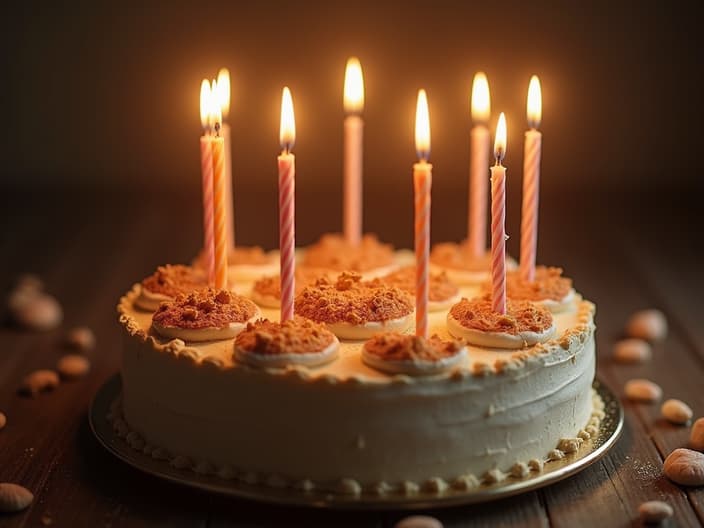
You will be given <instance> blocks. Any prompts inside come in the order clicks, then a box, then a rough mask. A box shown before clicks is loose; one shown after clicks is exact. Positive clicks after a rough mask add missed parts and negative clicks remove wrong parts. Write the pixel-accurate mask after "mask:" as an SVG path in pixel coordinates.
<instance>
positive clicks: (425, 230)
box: [413, 90, 433, 339]
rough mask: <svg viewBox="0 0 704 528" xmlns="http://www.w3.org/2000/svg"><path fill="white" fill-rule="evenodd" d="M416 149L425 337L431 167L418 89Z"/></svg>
mask: <svg viewBox="0 0 704 528" xmlns="http://www.w3.org/2000/svg"><path fill="white" fill-rule="evenodd" d="M415 135H416V151H417V152H418V157H419V158H420V161H419V162H418V163H415V164H414V165H413V187H414V196H415V231H414V234H415V249H416V335H417V336H419V337H423V338H426V339H427V337H428V259H429V256H430V188H431V186H432V181H433V173H432V170H433V166H432V165H431V164H430V163H428V161H427V160H428V157H429V155H430V116H429V113H428V98H427V96H426V94H425V90H419V91H418V102H417V104H416V134H415Z"/></svg>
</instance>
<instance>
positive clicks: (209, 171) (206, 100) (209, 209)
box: [200, 79, 215, 284]
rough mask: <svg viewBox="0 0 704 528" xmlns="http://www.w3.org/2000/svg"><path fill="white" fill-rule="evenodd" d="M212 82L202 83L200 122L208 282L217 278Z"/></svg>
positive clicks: (204, 236) (204, 251) (204, 249)
mask: <svg viewBox="0 0 704 528" xmlns="http://www.w3.org/2000/svg"><path fill="white" fill-rule="evenodd" d="M211 99H212V93H211V89H210V83H209V82H208V80H207V79H203V82H202V83H201V85H200V122H201V125H202V127H203V135H202V136H201V138H200V165H201V177H202V178H201V179H202V187H203V253H204V256H205V269H206V270H207V273H208V284H213V282H214V280H215V245H214V239H213V147H212V143H213V142H212V139H213V138H212V136H211V135H210V133H211V129H210V124H211V123H210V120H211V109H212V101H211Z"/></svg>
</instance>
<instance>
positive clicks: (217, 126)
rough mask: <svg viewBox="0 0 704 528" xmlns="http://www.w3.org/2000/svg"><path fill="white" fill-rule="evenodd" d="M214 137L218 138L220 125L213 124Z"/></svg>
mask: <svg viewBox="0 0 704 528" xmlns="http://www.w3.org/2000/svg"><path fill="white" fill-rule="evenodd" d="M215 135H216V136H217V137H219V136H220V123H215Z"/></svg>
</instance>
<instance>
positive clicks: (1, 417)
mask: <svg viewBox="0 0 704 528" xmlns="http://www.w3.org/2000/svg"><path fill="white" fill-rule="evenodd" d="M6 424H7V416H5V413H1V412H0V429H3V428H4V427H5V425H6Z"/></svg>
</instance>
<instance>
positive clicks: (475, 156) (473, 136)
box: [467, 72, 491, 258]
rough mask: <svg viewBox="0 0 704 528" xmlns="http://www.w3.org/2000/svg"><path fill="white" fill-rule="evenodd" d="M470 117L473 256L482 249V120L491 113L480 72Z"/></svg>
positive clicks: (485, 159)
mask: <svg viewBox="0 0 704 528" xmlns="http://www.w3.org/2000/svg"><path fill="white" fill-rule="evenodd" d="M471 107H472V121H473V122H474V126H473V127H472V130H471V132H470V153H469V154H470V158H469V161H470V165H469V214H468V215H467V218H468V225H467V240H468V242H469V250H470V254H471V255H472V257H474V258H480V257H483V256H484V253H485V252H486V219H487V194H488V192H487V191H488V185H487V183H488V182H487V181H486V167H487V165H489V151H490V149H491V147H490V144H489V141H490V139H491V138H490V134H489V128H488V127H487V126H486V123H487V122H488V121H489V117H490V115H491V102H490V97H489V82H488V81H487V78H486V75H485V74H484V73H483V72H479V73H477V74H476V75H475V76H474V81H473V83H472V102H471Z"/></svg>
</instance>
